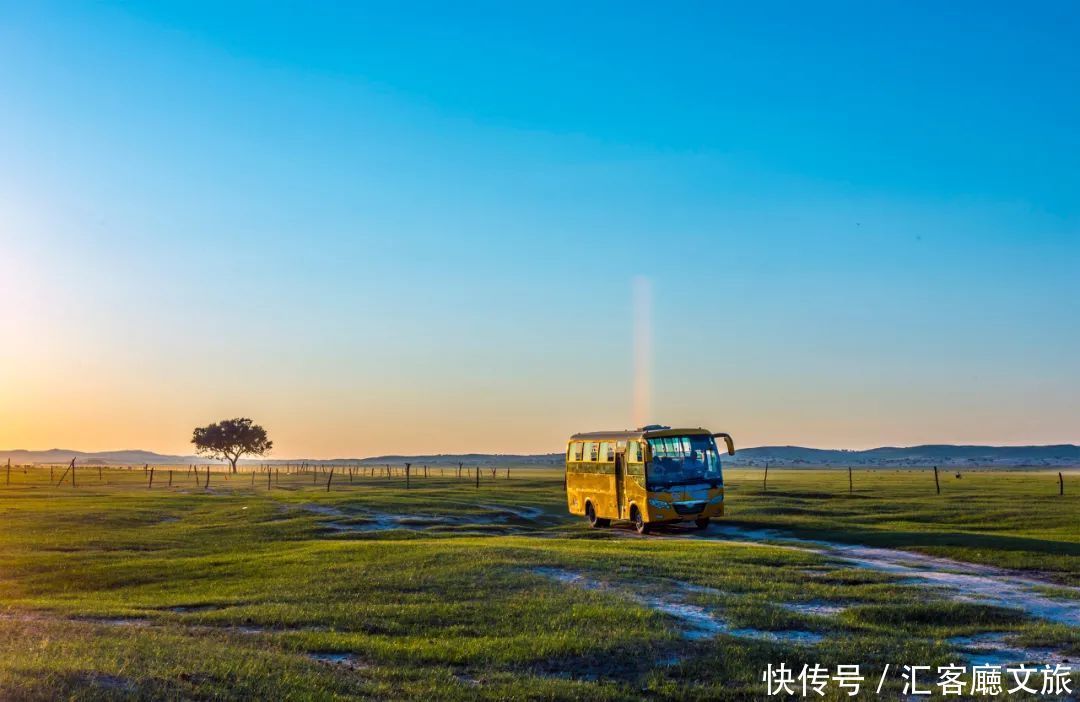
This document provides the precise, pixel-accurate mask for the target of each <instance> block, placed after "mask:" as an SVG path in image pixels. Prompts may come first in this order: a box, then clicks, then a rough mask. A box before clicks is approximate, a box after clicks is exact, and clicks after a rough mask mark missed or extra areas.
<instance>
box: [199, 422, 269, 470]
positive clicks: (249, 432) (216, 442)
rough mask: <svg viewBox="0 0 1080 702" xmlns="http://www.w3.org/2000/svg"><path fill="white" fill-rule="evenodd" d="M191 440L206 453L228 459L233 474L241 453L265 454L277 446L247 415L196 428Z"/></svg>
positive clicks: (201, 452)
mask: <svg viewBox="0 0 1080 702" xmlns="http://www.w3.org/2000/svg"><path fill="white" fill-rule="evenodd" d="M191 443H193V444H195V450H196V451H197V452H198V453H199V454H201V455H203V456H210V457H211V458H223V459H226V460H227V461H228V462H229V464H230V465H231V466H232V472H233V473H235V472H236V462H237V461H238V460H240V457H241V456H243V455H245V454H250V455H252V456H264V455H266V452H267V451H269V450H270V449H271V448H273V446H274V442H273V441H271V440H270V439H269V438H267V436H266V430H265V429H263V428H262V427H260V426H259V425H258V424H255V423H253V422H252V421H251V420H250V419H248V418H247V417H238V418H236V419H223V420H221V421H220V422H214V423H213V424H211V425H209V426H205V427H196V428H195V432H194V433H193V434H192V436H191Z"/></svg>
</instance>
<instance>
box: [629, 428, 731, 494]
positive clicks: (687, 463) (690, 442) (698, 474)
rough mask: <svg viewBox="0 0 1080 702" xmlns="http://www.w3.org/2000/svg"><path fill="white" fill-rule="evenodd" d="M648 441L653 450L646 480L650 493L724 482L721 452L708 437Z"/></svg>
mask: <svg viewBox="0 0 1080 702" xmlns="http://www.w3.org/2000/svg"><path fill="white" fill-rule="evenodd" d="M648 442H649V446H650V447H651V448H652V461H651V462H650V463H649V468H648V478H647V480H648V488H649V489H650V490H655V489H662V488H664V487H671V486H674V485H688V484H690V483H699V482H710V483H717V482H721V481H722V480H723V474H722V473H721V472H720V453H719V452H718V451H717V450H716V443H715V442H714V441H713V438H712V437H711V436H708V435H698V436H658V437H656V438H654V439H648Z"/></svg>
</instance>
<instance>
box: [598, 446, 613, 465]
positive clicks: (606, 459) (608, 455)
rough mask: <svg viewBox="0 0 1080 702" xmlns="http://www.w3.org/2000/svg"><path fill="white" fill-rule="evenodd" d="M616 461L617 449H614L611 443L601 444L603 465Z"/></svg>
mask: <svg viewBox="0 0 1080 702" xmlns="http://www.w3.org/2000/svg"><path fill="white" fill-rule="evenodd" d="M614 460H615V449H613V448H612V446H611V442H610V441H601V442H600V461H601V462H603V463H611V462H612V461H614Z"/></svg>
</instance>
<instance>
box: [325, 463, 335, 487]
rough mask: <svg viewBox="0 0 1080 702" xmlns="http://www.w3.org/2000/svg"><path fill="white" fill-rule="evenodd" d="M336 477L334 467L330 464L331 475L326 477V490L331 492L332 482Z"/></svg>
mask: <svg viewBox="0 0 1080 702" xmlns="http://www.w3.org/2000/svg"><path fill="white" fill-rule="evenodd" d="M333 479H334V467H333V466H330V477H329V478H327V479H326V491H327V492H330V482H331V481H332V480H333Z"/></svg>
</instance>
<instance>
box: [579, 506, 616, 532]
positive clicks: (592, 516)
mask: <svg viewBox="0 0 1080 702" xmlns="http://www.w3.org/2000/svg"><path fill="white" fill-rule="evenodd" d="M585 519H586V520H588V522H589V526H590V527H591V528H593V529H600V528H603V527H606V526H607V525H609V524H611V520H610V519H601V518H600V517H597V516H596V510H595V509H593V505H592V502H586V503H585Z"/></svg>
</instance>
